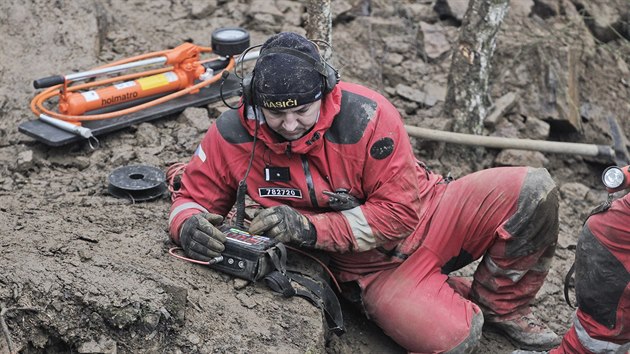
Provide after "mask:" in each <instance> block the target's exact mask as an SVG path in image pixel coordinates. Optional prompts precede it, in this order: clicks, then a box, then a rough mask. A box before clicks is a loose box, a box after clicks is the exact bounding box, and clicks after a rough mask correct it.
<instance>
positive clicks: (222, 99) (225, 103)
mask: <svg viewBox="0 0 630 354" xmlns="http://www.w3.org/2000/svg"><path fill="white" fill-rule="evenodd" d="M228 76H230V72H229V71H227V70H224V71H223V74H221V85H220V86H219V96H221V101H223V104H224V105H226V106H227V107H229V108H232V109H239V108H241V107H242V106H243V101H242V100H241V103H240V104H239V105H238V106H232V105H230V104H229V103H227V102H226V101H225V97H223V83H224V82H225V79H227V77H228Z"/></svg>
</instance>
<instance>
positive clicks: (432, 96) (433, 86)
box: [422, 82, 446, 107]
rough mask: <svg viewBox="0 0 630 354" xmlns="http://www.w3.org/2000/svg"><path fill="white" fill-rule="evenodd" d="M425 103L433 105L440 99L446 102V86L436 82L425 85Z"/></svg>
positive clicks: (428, 105)
mask: <svg viewBox="0 0 630 354" xmlns="http://www.w3.org/2000/svg"><path fill="white" fill-rule="evenodd" d="M424 93H425V99H424V102H422V103H424V105H425V106H427V107H433V106H434V105H435V104H436V103H437V102H438V101H442V102H444V100H445V99H446V86H444V85H440V84H438V83H435V82H429V83H427V84H426V85H424Z"/></svg>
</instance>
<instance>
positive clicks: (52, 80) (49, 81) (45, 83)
mask: <svg viewBox="0 0 630 354" xmlns="http://www.w3.org/2000/svg"><path fill="white" fill-rule="evenodd" d="M65 81H66V78H65V77H63V76H61V75H53V76H48V77H43V78H41V79H37V80H34V81H33V87H35V88H36V89H41V88H47V87H51V86H55V85H61V84H63V83H64V82H65Z"/></svg>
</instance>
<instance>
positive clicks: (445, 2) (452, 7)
mask: <svg viewBox="0 0 630 354" xmlns="http://www.w3.org/2000/svg"><path fill="white" fill-rule="evenodd" d="M433 9H434V10H435V12H437V13H438V15H440V18H449V17H450V18H453V19H455V20H456V21H457V22H458V23H461V22H462V20H463V19H464V15H465V14H466V10H467V9H468V0H438V1H436V2H435V6H434V7H433Z"/></svg>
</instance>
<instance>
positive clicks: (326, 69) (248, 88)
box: [241, 41, 340, 107]
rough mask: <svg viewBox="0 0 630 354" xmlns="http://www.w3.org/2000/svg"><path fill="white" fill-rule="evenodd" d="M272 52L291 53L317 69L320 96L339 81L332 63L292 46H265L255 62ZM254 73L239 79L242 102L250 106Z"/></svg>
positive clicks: (325, 93)
mask: <svg viewBox="0 0 630 354" xmlns="http://www.w3.org/2000/svg"><path fill="white" fill-rule="evenodd" d="M311 42H312V43H313V44H314V45H315V47H317V48H319V47H318V46H317V44H316V43H315V42H313V41H311ZM322 42H323V41H322ZM324 43H325V42H324ZM326 45H328V43H326ZM252 48H253V47H252ZM252 48H249V49H252ZM249 49H248V50H249ZM248 50H245V51H244V52H243V56H244V55H245V54H246V53H247V51H248ZM274 53H280V54H287V55H291V56H294V57H296V58H299V59H302V60H304V61H306V62H308V63H310V64H311V65H312V66H313V68H314V69H315V71H317V72H318V73H319V74H320V75H321V76H322V96H325V95H327V94H329V93H331V92H332V90H333V89H334V88H335V85H337V83H338V82H339V79H340V75H339V72H338V71H337V69H335V68H333V67H332V65H330V64H328V63H327V62H326V60H324V57H323V56H321V54H320V56H319V59H315V58H313V57H311V56H310V55H308V54H306V53H303V52H300V51H299V50H295V49H292V48H285V47H271V48H266V49H265V50H264V51H261V54H260V56H259V57H258V59H256V62H258V60H260V58H262V57H264V56H265V55H269V54H274ZM254 67H255V66H254ZM254 74H255V69H254V70H253V71H252V72H251V73H249V74H247V75H245V77H243V79H242V80H241V87H242V88H243V93H242V97H243V103H244V104H246V105H248V106H250V107H251V106H254Z"/></svg>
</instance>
